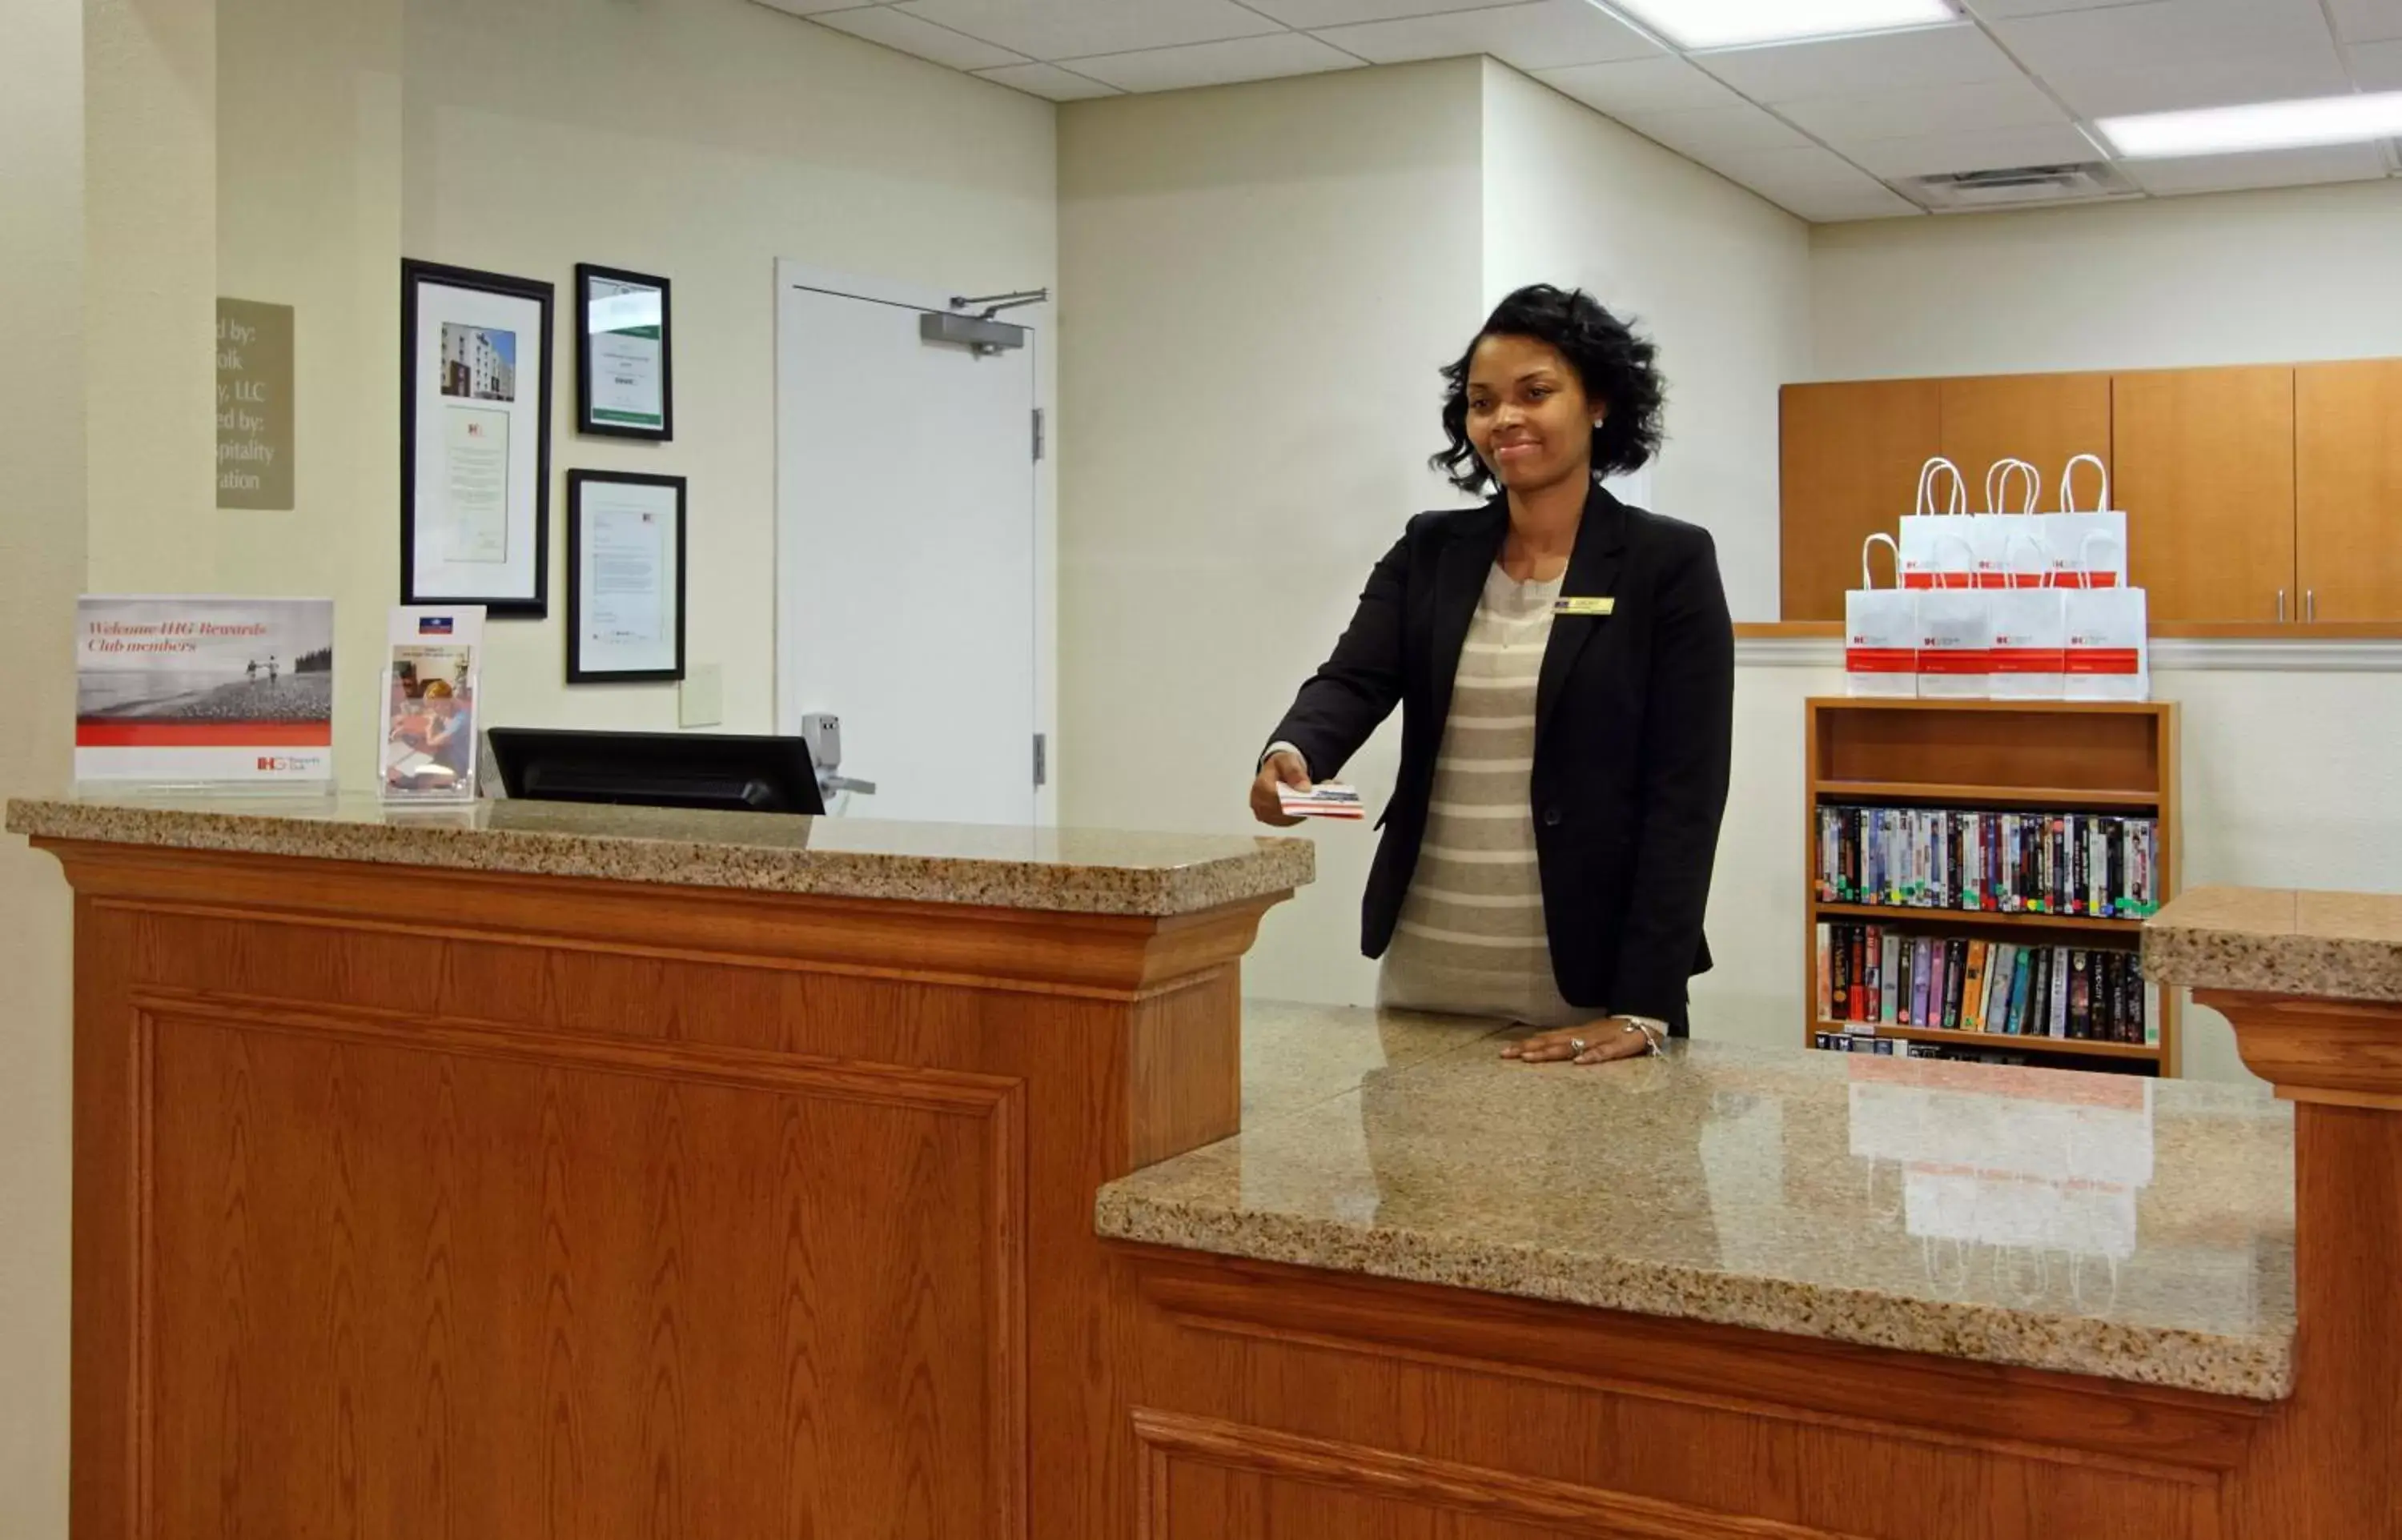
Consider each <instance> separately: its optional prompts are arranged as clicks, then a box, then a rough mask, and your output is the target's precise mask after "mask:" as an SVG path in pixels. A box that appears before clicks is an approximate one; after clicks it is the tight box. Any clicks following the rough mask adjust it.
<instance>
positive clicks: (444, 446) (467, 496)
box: [400, 260, 552, 619]
mask: <svg viewBox="0 0 2402 1540" xmlns="http://www.w3.org/2000/svg"><path fill="white" fill-rule="evenodd" d="M551 296H552V289H551V286H550V285H549V284H547V283H543V282H535V281H533V280H531V279H523V278H507V277H504V276H503V275H501V274H499V273H485V272H476V271H474V270H472V269H470V268H446V267H442V266H440V265H438V264H435V263H432V262H411V261H407V260H404V261H403V262H402V263H401V265H400V348H401V353H400V599H401V602H402V603H403V604H479V605H482V606H483V607H484V610H485V612H486V613H487V614H490V615H493V616H509V617H515V618H519V619H539V618H541V617H542V616H543V615H545V614H546V613H548V612H549V607H550V600H549V594H550V588H549V580H550V544H549V540H550V349H551V334H550V302H551Z"/></svg>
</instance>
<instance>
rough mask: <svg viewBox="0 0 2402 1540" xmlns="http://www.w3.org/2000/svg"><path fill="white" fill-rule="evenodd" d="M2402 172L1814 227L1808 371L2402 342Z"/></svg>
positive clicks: (2220, 356)
mask: <svg viewBox="0 0 2402 1540" xmlns="http://www.w3.org/2000/svg"><path fill="white" fill-rule="evenodd" d="M2397 250H2402V182H2393V181H2387V182H2358V183H2346V184H2342V185H2340V186H2327V187H2295V188H2285V189H2280V190H2277V191H2273V192H2251V193H2227V194H2218V195H2211V196H2204V197H2196V198H2163V199H2149V200H2146V201H2142V202H2133V203H2122V204H2113V205H2109V206H2106V207H2100V208H2078V209H2060V210H2036V211H2028V212H2025V213H1995V214H1977V215H1973V216H1968V217H1954V218H1942V219H1881V220H1873V221H1871V222H1868V223H1865V224H1857V225H1822V226H1819V227H1816V228H1815V229H1814V230H1813V231H1812V232H1811V243H1810V252H1811V291H1812V301H1811V309H1812V334H1813V337H1814V346H1815V351H1816V367H1815V374H1814V377H1813V378H1821V379H1864V378H1882V377H1892V376H1915V375H1926V374H1980V373H1997V374H2007V373H2018V372H2022V371H2036V370H2045V369H2124V368H2174V367H2184V366H2188V365H2192V364H2262V363H2282V362H2285V361H2286V360H2289V359H2312V358H2360V357H2367V356H2381V355H2387V354H2397V353H2402V283H2396V282H2395V281H2394V272H2395V257H2394V254H2395V252H2396V251H2397Z"/></svg>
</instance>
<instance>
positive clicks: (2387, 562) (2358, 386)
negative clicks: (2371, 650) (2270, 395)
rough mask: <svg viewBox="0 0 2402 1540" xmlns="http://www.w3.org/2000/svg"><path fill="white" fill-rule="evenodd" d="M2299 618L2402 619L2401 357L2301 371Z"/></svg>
mask: <svg viewBox="0 0 2402 1540" xmlns="http://www.w3.org/2000/svg"><path fill="white" fill-rule="evenodd" d="M2294 502H2295V506H2294V537H2295V552H2294V555H2295V568H2296V571H2295V584H2296V589H2297V592H2298V594H2299V595H2300V608H2299V609H2298V610H2297V611H2296V612H2295V614H2296V616H2297V618H2298V619H2300V620H2302V621H2304V622H2306V623H2310V622H2316V623H2319V624H2336V623H2340V622H2347V621H2385V622H2394V621H2402V360H2396V359H2367V360H2363V361H2360V362H2356V363H2348V364H2303V365H2301V366H2300V367H2299V368H2298V369H2296V370H2295V371H2294Z"/></svg>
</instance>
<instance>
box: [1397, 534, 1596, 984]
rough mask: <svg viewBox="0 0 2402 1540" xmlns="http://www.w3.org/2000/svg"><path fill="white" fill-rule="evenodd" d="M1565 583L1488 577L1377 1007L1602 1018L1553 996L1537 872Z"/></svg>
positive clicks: (1496, 571) (1497, 571) (1497, 572)
mask: <svg viewBox="0 0 2402 1540" xmlns="http://www.w3.org/2000/svg"><path fill="white" fill-rule="evenodd" d="M1563 575H1565V574H1563ZM1560 582H1561V579H1560V578H1557V577H1555V578H1552V579H1550V580H1549V581H1547V582H1539V583H1519V582H1516V581H1514V580H1513V579H1512V578H1511V576H1510V574H1509V573H1508V572H1506V571H1502V569H1501V567H1500V566H1499V564H1498V563H1497V564H1495V566H1494V568H1493V571H1492V572H1491V574H1490V575H1488V576H1487V577H1486V578H1485V580H1484V595H1483V596H1482V597H1481V598H1479V599H1478V600H1477V603H1476V616H1475V619H1473V620H1472V621H1470V623H1469V627H1468V641H1467V644H1466V645H1465V646H1463V647H1462V648H1461V649H1460V652H1459V671H1458V673H1457V674H1456V675H1455V676H1454V677H1453V681H1452V697H1451V716H1450V719H1449V720H1448V721H1447V722H1444V724H1443V749H1442V751H1441V753H1440V755H1439V756H1438V757H1437V758H1436V760H1435V769H1434V793H1433V800H1432V802H1431V804H1429V807H1428V808H1427V826H1426V837H1425V839H1424V840H1423V842H1421V844H1420V845H1419V847H1418V864H1417V871H1416V873H1415V874H1414V875H1413V876H1412V877H1411V879H1410V890H1409V893H1408V895H1407V896H1406V897H1405V898H1404V899H1403V900H1402V901H1401V924H1400V926H1399V927H1398V928H1396V929H1395V931H1394V933H1393V941H1392V944H1391V945H1390V946H1388V947H1387V948H1386V951H1385V960H1384V967H1383V970H1382V972H1381V973H1380V974H1379V976H1378V979H1377V990H1376V995H1377V1000H1378V1002H1379V1003H1380V1004H1383V1005H1386V1006H1389V1007H1393V1008H1396V1009H1408V1010H1414V1011H1445V1012H1450V1013H1455V1014H1460V1015H1470V1016H1491V1017H1499V1018H1503V1019H1506V1020H1510V1021H1515V1022H1522V1023H1525V1024H1527V1025H1529V1026H1569V1025H1574V1024H1577V1023H1580V1022H1588V1021H1592V1020H1593V1019H1594V1018H1595V1017H1596V1016H1598V1015H1599V1014H1600V1012H1599V1011H1588V1010H1581V1009H1579V1008H1578V1007H1575V1006H1572V1005H1570V1004H1568V1002H1567V1001H1566V1000H1564V999H1562V998H1561V997H1560V991H1559V985H1558V983H1556V982H1554V980H1553V976H1552V948H1551V942H1550V940H1549V939H1548V937H1547V936H1546V934H1545V932H1544V928H1543V887H1542V879H1541V875H1540V873H1539V871H1538V869H1537V867H1536V864H1535V816H1534V807H1533V804H1532V802H1531V800H1530V792H1529V788H1528V782H1529V780H1530V779H1531V777H1532V775H1533V772H1534V768H1535V685H1536V681H1537V679H1538V676H1539V674H1540V673H1541V671H1542V667H1543V648H1544V645H1545V643H1547V642H1548V641H1549V640H1550V639H1551V635H1552V603H1553V600H1554V599H1556V598H1559V595H1560Z"/></svg>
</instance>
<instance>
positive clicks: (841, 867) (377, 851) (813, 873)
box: [7, 793, 1317, 917]
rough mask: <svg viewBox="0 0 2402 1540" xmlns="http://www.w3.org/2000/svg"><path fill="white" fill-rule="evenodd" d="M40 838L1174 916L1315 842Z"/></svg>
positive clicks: (535, 834)
mask: <svg viewBox="0 0 2402 1540" xmlns="http://www.w3.org/2000/svg"><path fill="white" fill-rule="evenodd" d="M7 828H8V831H9V832H12V833H18V834H26V835H31V836H33V837H35V838H37V839H50V840H83V841H93V842H98V843H103V844H111V845H138V846H162V847H166V848H170V849H178V850H224V851H245V852H252V853H255V854H259V855H268V856H297V857H304V858H309V859H321V860H342V861H376V862H387V863H391V864H393V865H399V866H432V867H447V868H454V869H459V870H466V871H478V872H518V873H535V874H539V875H543V876H562V877H597V878H601V879H603V880H606V881H611V882H635V883H670V884H676V885H680V886H685V887H735V888H744V889H749V890H751V891H754V892H767V893H811V894H820V895H825V896H831V897H837V898H859V899H892V900H904V901H918V902H929V903H967V904H980V905H985V906H988V907H994V908H1003V909H1034V910H1051V911H1059V912H1069V913H1082V914H1134V915H1147V916H1162V917H1164V916H1168V915H1175V914H1194V913H1197V912H1199V911H1202V910H1206V909H1214V908H1216V907H1218V906H1220V905H1222V904H1229V903H1237V902H1241V901H1246V900H1249V899H1258V898H1265V897H1269V896H1271V895H1277V894H1282V893H1287V892H1290V891H1291V889H1293V888H1295V887H1300V886H1302V885H1303V884H1305V883H1307V882H1308V881H1310V879H1311V877H1312V875H1313V863H1314V861H1315V858H1316V854H1317V852H1316V847H1315V846H1312V845H1311V844H1310V843H1309V842H1308V841H1306V840H1297V839H1259V838H1248V837H1243V836H1223V835H1196V834H1151V833H1114V832H1107V831H1100V830H1077V829H1038V828H1019V827H1005V826H991V827H987V826H983V825H970V824H939V823H898V822H878V821H876V820H872V819H865V818H797V817H793V816H789V815H786V814H780V813H718V812H683V811H673V810H668V809H661V808H650V807H614V806H600V805H589V804H576V803H555V802H511V801H500V802H479V803H476V804H472V805H470V806H463V807H455V808H393V807H387V806H386V805H384V804H383V803H382V802H381V801H380V800H379V799H377V798H374V797H366V796H343V797H324V798H318V797H300V798H292V797H269V796H249V797H227V796H219V797H209V796H183V795H174V796H145V795H140V794H126V793H117V794H105V795H104V794H91V793H84V794H79V795H77V796H74V797H56V798H44V797H21V798H16V799H13V800H11V801H10V802H9V804H8V810H7Z"/></svg>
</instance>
